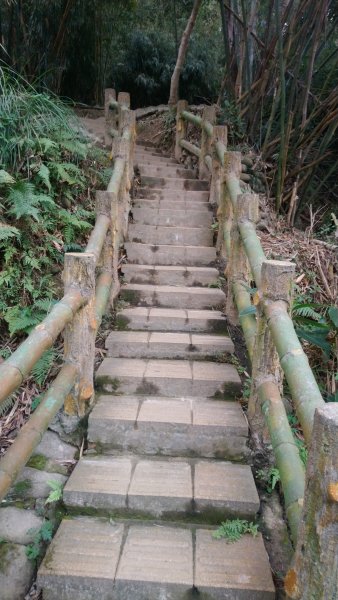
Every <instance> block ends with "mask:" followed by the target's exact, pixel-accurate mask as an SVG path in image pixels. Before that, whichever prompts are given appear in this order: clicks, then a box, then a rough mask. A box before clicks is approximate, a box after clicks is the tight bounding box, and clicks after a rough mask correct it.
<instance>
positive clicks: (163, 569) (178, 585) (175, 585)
mask: <svg viewBox="0 0 338 600" xmlns="http://www.w3.org/2000/svg"><path fill="white" fill-rule="evenodd" d="M115 585H116V592H117V598H119V600H130V599H131V598H135V600H136V598H137V600H159V599H160V598H163V600H174V599H179V598H182V600H183V597H184V595H185V594H187V593H188V592H189V590H191V589H192V587H193V545H192V535H191V532H190V531H189V530H185V529H176V528H171V527H163V526H162V527H156V526H150V527H142V526H138V525H133V526H131V527H130V528H129V532H128V535H127V539H126V543H125V546H124V550H123V554H122V557H121V560H120V562H119V566H118V570H117V575H116V584H115Z"/></svg>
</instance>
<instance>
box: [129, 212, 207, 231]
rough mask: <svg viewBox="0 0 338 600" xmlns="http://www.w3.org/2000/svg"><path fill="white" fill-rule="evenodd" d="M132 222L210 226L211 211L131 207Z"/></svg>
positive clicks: (168, 225) (166, 225)
mask: <svg viewBox="0 0 338 600" xmlns="http://www.w3.org/2000/svg"><path fill="white" fill-rule="evenodd" d="M132 213H133V221H134V223H143V224H144V225H153V226H158V225H160V226H165V227H197V228H198V227H210V225H211V223H212V219H213V216H212V213H211V212H210V211H205V210H204V211H201V210H175V209H173V208H171V209H164V208H157V209H156V208H146V207H143V208H138V207H133V209H132Z"/></svg>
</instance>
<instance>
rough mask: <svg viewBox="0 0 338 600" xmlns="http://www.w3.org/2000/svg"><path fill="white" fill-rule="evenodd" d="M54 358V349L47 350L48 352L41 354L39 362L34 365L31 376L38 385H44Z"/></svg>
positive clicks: (55, 355)
mask: <svg viewBox="0 0 338 600" xmlns="http://www.w3.org/2000/svg"><path fill="white" fill-rule="evenodd" d="M56 358H57V353H56V351H55V350H54V348H49V350H46V352H44V353H43V355H42V356H41V358H40V360H38V362H37V363H36V365H35V366H34V367H33V369H32V375H33V377H34V379H35V381H36V383H37V384H38V385H43V384H44V383H45V381H46V379H47V377H48V374H49V371H50V369H51V367H52V366H53V364H54V363H55V360H56Z"/></svg>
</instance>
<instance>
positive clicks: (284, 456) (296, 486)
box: [257, 381, 305, 544]
mask: <svg viewBox="0 0 338 600" xmlns="http://www.w3.org/2000/svg"><path fill="white" fill-rule="evenodd" d="M257 392H258V396H259V400H260V403H261V407H262V412H263V414H264V417H265V421H266V424H267V427H268V429H269V434H270V440H271V445H272V449H273V452H274V455H275V458H276V465H277V468H278V470H279V473H280V478H281V484H282V488H283V494H284V502H285V509H286V514H287V516H288V519H289V514H288V513H290V520H289V525H290V529H291V534H292V539H293V542H294V544H295V543H296V542H297V533H298V528H299V521H300V516H301V511H302V505H303V499H304V490H305V471H304V466H303V463H302V461H301V459H300V456H299V451H298V448H297V445H296V442H295V439H294V436H293V434H292V431H291V427H290V425H289V422H288V417H287V414H286V410H285V407H284V404H283V401H282V398H281V396H280V393H279V390H278V387H277V385H276V384H275V383H274V382H272V381H265V382H264V383H262V384H261V385H258V386H257Z"/></svg>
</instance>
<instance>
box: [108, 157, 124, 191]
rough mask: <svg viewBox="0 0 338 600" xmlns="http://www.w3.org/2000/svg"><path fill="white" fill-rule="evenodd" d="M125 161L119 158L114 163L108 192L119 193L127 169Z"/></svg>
mask: <svg viewBox="0 0 338 600" xmlns="http://www.w3.org/2000/svg"><path fill="white" fill-rule="evenodd" d="M125 163H126V161H125V159H124V158H121V157H120V156H118V157H117V158H116V159H115V162H114V168H113V173H112V176H111V178H110V181H109V184H108V187H107V192H115V194H118V193H119V190H120V187H121V181H122V178H123V173H124V167H125Z"/></svg>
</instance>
